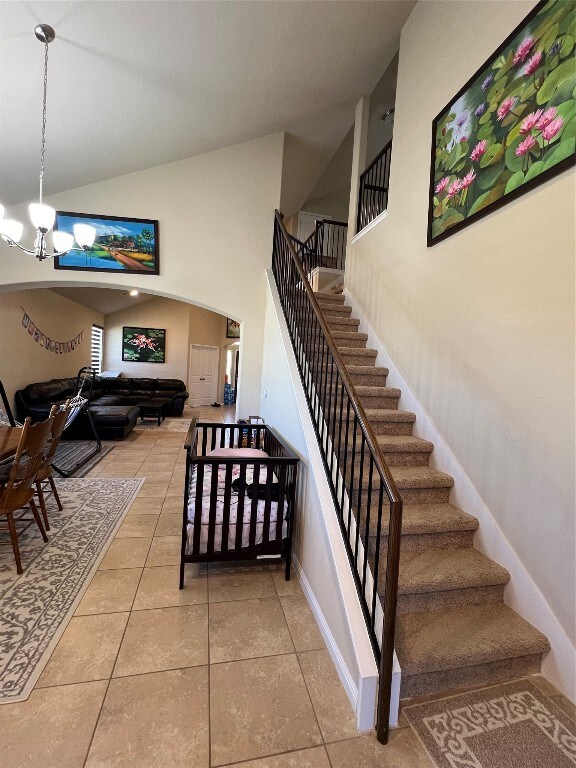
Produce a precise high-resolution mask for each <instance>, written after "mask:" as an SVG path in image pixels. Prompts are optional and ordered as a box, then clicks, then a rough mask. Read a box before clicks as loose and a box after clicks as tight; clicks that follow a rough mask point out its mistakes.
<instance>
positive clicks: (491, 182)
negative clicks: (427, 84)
mask: <svg viewBox="0 0 576 768" xmlns="http://www.w3.org/2000/svg"><path fill="white" fill-rule="evenodd" d="M494 23H495V17H494V14H492V13H490V15H487V17H486V24H494ZM575 40H576V4H575V3H573V2H566V0H549V1H548V2H546V1H544V2H540V3H538V5H536V7H535V8H534V9H533V11H532V12H531V13H530V14H529V15H528V16H527V17H526V18H525V19H524V21H523V22H522V23H521V24H520V25H519V26H518V27H517V28H516V29H515V30H514V31H513V32H512V34H511V35H509V36H508V37H507V38H506V40H505V41H504V42H503V43H502V45H501V46H500V47H499V48H498V50H497V51H495V52H494V53H493V54H492V56H490V58H489V59H488V61H487V62H486V63H485V64H484V65H483V66H482V67H481V68H480V69H479V70H478V71H477V72H476V73H475V74H474V75H473V76H472V77H471V78H470V80H469V81H468V82H467V83H466V84H465V85H464V86H463V87H462V88H461V90H460V91H459V92H458V93H457V94H456V96H454V98H453V99H452V100H451V101H450V103H449V104H447V105H446V107H445V108H444V109H443V110H442V111H441V112H440V113H439V114H438V115H437V117H436V118H435V120H434V122H433V125H432V162H431V171H430V192H429V208H428V245H429V246H431V245H434V244H435V243H437V242H439V241H441V240H444V239H445V238H446V237H449V236H450V235H452V234H454V233H455V232H458V231H459V230H460V229H462V228H463V227H466V226H467V225H468V224H470V223H472V222H473V221H476V220H477V219H479V218H481V217H482V216H486V215H487V214H489V213H491V212H492V211H494V210H495V209H496V208H499V207H501V206H503V205H506V203H508V202H509V201H510V200H513V199H515V198H517V197H519V196H520V195H523V194H524V193H525V192H528V191H529V190H530V189H533V188H534V187H536V186H538V185H539V184H542V183H543V182H545V181H547V180H548V179H550V178H552V177H553V176H555V175H556V174H558V173H560V172H561V171H563V170H565V169H566V168H569V167H570V166H571V165H573V164H574V162H575V159H576V61H575V59H574V45H575Z"/></svg>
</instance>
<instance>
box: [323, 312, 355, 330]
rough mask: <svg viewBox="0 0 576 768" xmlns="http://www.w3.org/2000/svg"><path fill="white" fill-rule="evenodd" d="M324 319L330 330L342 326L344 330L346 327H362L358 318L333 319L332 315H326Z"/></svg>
mask: <svg viewBox="0 0 576 768" xmlns="http://www.w3.org/2000/svg"><path fill="white" fill-rule="evenodd" d="M324 319H325V320H326V322H327V323H328V325H329V327H330V328H333V327H334V326H340V327H341V328H342V329H343V328H345V327H346V328H358V326H359V325H360V320H358V318H356V317H335V316H334V317H331V316H330V315H326V316H325V317H324Z"/></svg>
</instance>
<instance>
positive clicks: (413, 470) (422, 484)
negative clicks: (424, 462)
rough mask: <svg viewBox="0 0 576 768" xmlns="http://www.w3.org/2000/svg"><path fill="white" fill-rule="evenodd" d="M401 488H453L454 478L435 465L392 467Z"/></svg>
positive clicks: (395, 479) (395, 480)
mask: <svg viewBox="0 0 576 768" xmlns="http://www.w3.org/2000/svg"><path fill="white" fill-rule="evenodd" d="M390 472H391V473H392V477H393V478H394V482H395V483H396V485H397V486H398V488H399V490H402V489H404V488H452V486H453V485H454V478H453V477H451V476H450V475H447V474H446V473H445V472H440V471H439V470H438V469H434V468H433V467H390Z"/></svg>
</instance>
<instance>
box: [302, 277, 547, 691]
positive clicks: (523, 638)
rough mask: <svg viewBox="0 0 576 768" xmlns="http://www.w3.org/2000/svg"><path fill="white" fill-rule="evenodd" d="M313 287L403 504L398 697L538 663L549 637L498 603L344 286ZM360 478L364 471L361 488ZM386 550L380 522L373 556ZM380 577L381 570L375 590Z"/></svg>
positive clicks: (487, 569)
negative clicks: (361, 330)
mask: <svg viewBox="0 0 576 768" xmlns="http://www.w3.org/2000/svg"><path fill="white" fill-rule="evenodd" d="M315 296H316V299H317V301H318V303H319V305H320V307H321V310H322V312H323V315H324V318H325V320H326V322H327V323H328V326H329V328H330V330H331V332H332V335H333V338H334V341H335V343H336V345H337V347H338V349H339V351H340V354H341V355H342V357H343V359H344V362H345V365H346V368H347V371H348V373H349V375H350V377H351V379H352V382H353V384H354V388H355V390H356V394H357V396H358V398H359V399H360V401H361V402H362V405H363V407H364V409H365V412H366V416H367V417H368V419H369V421H370V424H371V426H372V428H373V430H374V432H375V433H376V435H377V439H378V443H379V445H380V448H381V449H382V452H383V454H384V458H385V459H386V462H387V464H388V466H389V467H390V471H391V473H392V476H393V478H394V480H395V482H396V485H397V486H398V489H399V490H400V494H401V497H402V500H403V504H404V511H403V526H402V545H401V558H400V575H399V586H398V610H397V620H396V651H397V654H398V659H399V661H400V666H401V668H402V688H401V697H402V698H410V697H413V696H419V695H422V694H428V693H439V692H442V691H446V690H448V689H451V688H463V687H468V686H473V685H478V684H484V683H486V684H490V683H494V682H500V681H503V680H508V679H513V678H517V677H520V676H523V675H529V674H533V673H536V672H539V670H540V663H541V657H542V654H543V653H545V652H546V651H548V650H549V644H548V641H547V639H546V638H545V637H544V636H543V635H542V634H541V633H540V632H538V631H537V630H536V629H534V627H532V626H531V625H530V624H528V623H527V622H526V621H524V619H522V618H521V617H520V616H518V614H516V613H515V612H514V611H512V610H511V609H510V608H508V607H507V606H506V605H504V602H503V594H504V587H505V586H506V584H507V583H508V581H509V579H510V575H509V574H508V572H507V571H506V570H505V569H504V568H502V567H501V566H500V565H498V564H497V563H495V562H494V561H492V560H490V559H489V558H488V557H486V556H485V555H483V554H482V553H481V552H479V551H478V550H476V549H474V547H473V539H474V533H475V531H476V530H477V528H478V521H477V520H476V519H475V518H474V517H472V516H471V515H468V514H466V512H464V511H462V510H461V509H458V507H455V506H453V505H452V504H450V500H449V499H450V490H451V488H452V486H453V485H454V480H453V478H452V477H451V476H450V475H447V474H445V473H444V472H440V471H439V470H437V469H434V468H432V467H430V466H429V459H430V455H431V453H432V451H433V450H434V446H433V444H432V443H430V442H429V441H427V440H422V439H420V438H418V437H414V436H413V434H412V432H413V427H414V422H415V420H416V416H415V415H414V414H413V413H408V412H406V411H401V410H399V409H398V401H399V399H400V395H401V392H400V390H399V389H396V388H392V387H387V386H386V376H387V374H388V371H387V369H386V368H381V367H377V366H376V357H377V352H376V350H372V349H367V348H366V342H367V338H368V337H367V335H366V334H363V333H359V332H358V326H359V324H360V323H359V320H357V319H355V318H353V317H352V310H351V308H350V307H348V306H346V305H345V303H344V301H345V298H344V295H343V294H342V287H341V286H338V287H336V288H334V289H332V291H331V292H330V293H317V294H315ZM368 483H369V480H368V478H367V477H364V478H363V479H362V489H361V493H366V491H367V488H368ZM376 518H377V516H376V515H374V517H373V520H374V523H373V524H372V523H371V525H373V527H374V530H372V528H371V530H370V533H371V534H372V537H371V539H370V543H371V548H370V543H369V550H368V556H369V561H371V562H373V561H374V558H375V555H376V552H375V542H376V530H375V526H376ZM383 525H386V523H385V522H384V521H383ZM386 551H387V530H384V531H383V536H382V539H381V545H380V555H379V557H380V561H381V562H386V560H385V558H386ZM384 577H385V572H384V571H382V579H381V583H379V584H378V592H379V595H380V596H382V594H383V592H382V588H383V580H384Z"/></svg>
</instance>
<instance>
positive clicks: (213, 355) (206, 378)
mask: <svg viewBox="0 0 576 768" xmlns="http://www.w3.org/2000/svg"><path fill="white" fill-rule="evenodd" d="M219 359H220V350H219V349H218V347H202V346H198V345H196V344H192V345H191V346H190V369H189V370H190V373H189V376H188V379H189V380H188V392H189V393H190V400H189V401H188V402H189V403H190V405H192V406H198V405H212V403H214V402H215V401H216V400H217V399H218V398H217V397H216V388H217V386H218V363H219Z"/></svg>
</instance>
